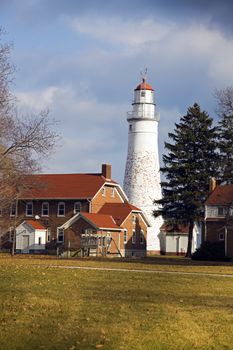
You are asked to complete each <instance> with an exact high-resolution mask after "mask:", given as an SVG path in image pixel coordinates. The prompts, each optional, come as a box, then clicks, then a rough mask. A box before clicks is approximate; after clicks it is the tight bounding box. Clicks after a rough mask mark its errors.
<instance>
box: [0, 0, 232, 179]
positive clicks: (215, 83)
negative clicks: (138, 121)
mask: <svg viewBox="0 0 233 350" xmlns="http://www.w3.org/2000/svg"><path fill="white" fill-rule="evenodd" d="M232 13H233V3H232V2H231V1H224V0H223V1H214V0H212V1H209V0H205V1H199V0H196V1H190V0H189V1H185V0H173V1H172V0H167V1H165V0H164V1H160V0H157V1H156V0H154V1H153V0H144V1H138V0H135V1H120V0H119V1H103V0H99V1H94V0H93V1H91V0H86V1H79V0H76V1H75V0H66V1H62V0H20V1H18V0H15V1H14V0H0V25H1V26H2V27H3V28H4V29H5V30H6V32H7V34H6V35H5V40H6V41H10V42H13V43H14V48H13V51H12V62H13V63H14V64H15V65H16V66H17V71H16V74H15V82H14V85H13V86H12V88H13V89H14V92H15V94H16V96H17V98H18V106H19V110H20V111H21V112H22V113H38V111H40V110H41V109H47V108H49V109H50V115H51V118H55V119H56V120H58V121H59V124H58V126H57V127H56V128H57V129H58V130H59V132H60V134H61V141H60V145H59V147H58V148H57V150H56V152H55V154H54V155H53V156H52V157H51V159H49V160H45V161H44V164H43V170H44V172H51V173H52V172H97V171H99V169H100V166H101V164H102V163H105V162H108V163H111V164H112V166H113V176H114V178H115V179H116V180H118V181H119V182H120V183H121V182H122V180H123V176H124V166H125V160H126V153H127V132H128V125H127V122H126V113H127V111H130V110H131V102H132V98H133V90H134V88H135V87H136V85H137V84H138V83H139V81H140V71H141V70H142V69H143V68H144V67H145V66H146V67H147V68H148V82H149V83H150V84H151V85H152V86H153V87H154V89H155V94H156V103H157V109H158V111H159V112H160V116H161V121H160V125H159V150H160V155H162V153H163V152H164V148H163V144H164V140H166V138H167V134H168V132H169V131H172V130H173V128H174V123H175V122H176V121H178V120H179V117H180V116H181V115H183V114H185V112H186V110H187V108H188V106H190V105H192V104H193V103H194V102H198V103H199V104H200V105H201V108H202V109H204V110H206V111H208V112H209V114H210V115H211V116H213V117H214V118H216V116H215V113H214V111H215V108H216V104H215V100H214V98H213V91H214V90H215V89H216V88H217V89H221V88H224V87H226V86H232V85H233V84H232V82H233V22H232V18H231V17H232Z"/></svg>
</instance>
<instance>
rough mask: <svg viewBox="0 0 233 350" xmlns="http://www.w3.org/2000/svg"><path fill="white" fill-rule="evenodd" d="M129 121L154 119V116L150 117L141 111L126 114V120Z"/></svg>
mask: <svg viewBox="0 0 233 350" xmlns="http://www.w3.org/2000/svg"><path fill="white" fill-rule="evenodd" d="M130 119H145V120H147V119H150V120H151V119H152V120H153V119H155V115H151V113H149V112H145V111H142V112H137V113H135V112H127V120H130Z"/></svg>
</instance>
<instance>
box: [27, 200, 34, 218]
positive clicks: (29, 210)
mask: <svg viewBox="0 0 233 350" xmlns="http://www.w3.org/2000/svg"><path fill="white" fill-rule="evenodd" d="M26 216H33V203H32V202H28V203H27V204H26Z"/></svg>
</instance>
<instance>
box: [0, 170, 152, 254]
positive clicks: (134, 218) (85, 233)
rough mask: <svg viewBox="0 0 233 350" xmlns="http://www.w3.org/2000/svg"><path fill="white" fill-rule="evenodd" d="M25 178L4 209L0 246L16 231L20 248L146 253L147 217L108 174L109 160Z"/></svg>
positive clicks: (9, 242) (9, 243)
mask: <svg viewBox="0 0 233 350" xmlns="http://www.w3.org/2000/svg"><path fill="white" fill-rule="evenodd" d="M25 182H26V188H27V189H26V190H24V192H23V193H22V194H21V195H20V197H19V198H18V199H17V201H15V202H14V203H12V204H11V207H10V208H9V209H3V210H2V213H1V214H2V215H1V217H0V225H1V229H2V232H3V227H4V226H5V222H6V218H8V220H9V225H8V226H9V227H8V230H5V232H3V233H2V236H1V249H2V250H7V249H10V248H11V246H12V244H13V242H12V241H13V236H14V235H13V233H14V231H15V232H16V240H15V243H16V252H19V253H47V254H55V253H57V252H59V253H62V252H66V251H73V252H74V253H76V254H77V255H81V256H85V255H112V254H114V255H117V256H129V257H130V256H145V255H146V236H147V228H148V226H149V222H148V220H147V218H146V217H145V215H144V214H143V212H142V211H141V210H140V209H139V208H137V207H135V206H133V205H131V204H130V203H128V200H127V197H126V195H125V193H124V191H123V190H122V188H121V186H120V185H119V184H118V183H116V182H115V181H113V180H112V178H111V165H109V164H103V165H102V172H101V173H98V174H40V175H31V176H28V177H26V180H25ZM6 231H7V232H6Z"/></svg>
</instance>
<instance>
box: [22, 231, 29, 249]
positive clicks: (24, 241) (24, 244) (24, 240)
mask: <svg viewBox="0 0 233 350" xmlns="http://www.w3.org/2000/svg"><path fill="white" fill-rule="evenodd" d="M22 252H23V253H29V235H24V236H23V237H22Z"/></svg>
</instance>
